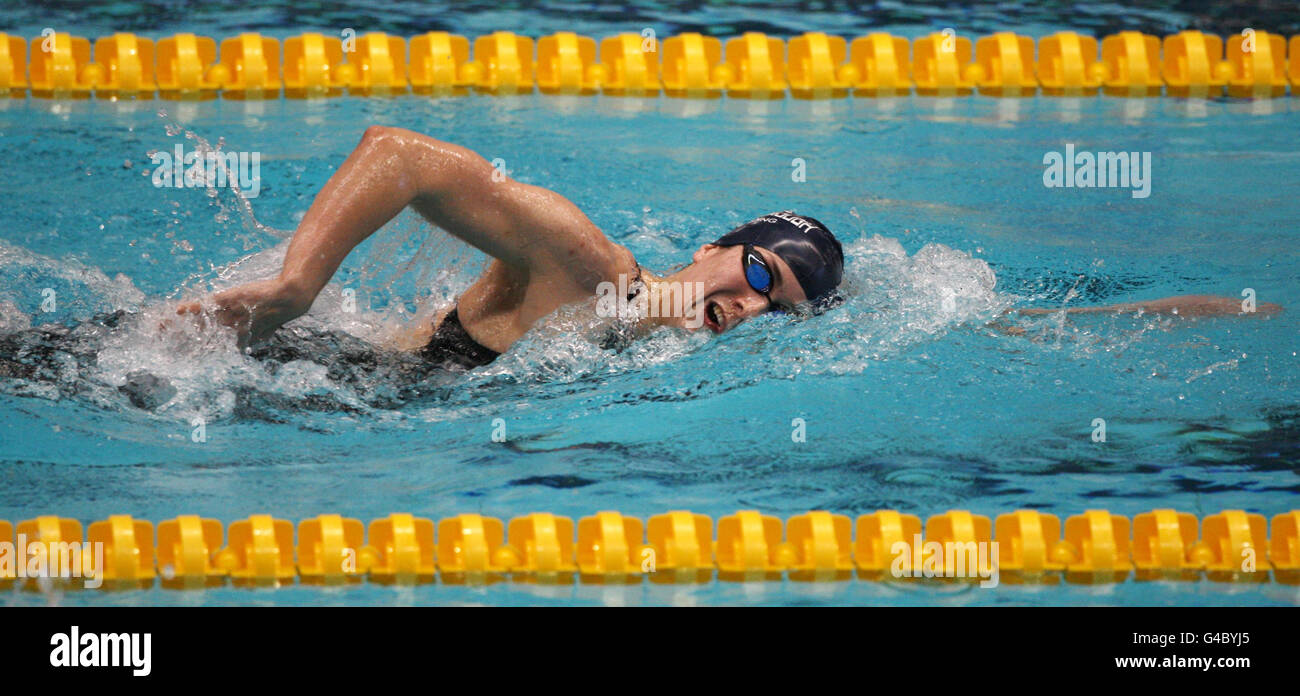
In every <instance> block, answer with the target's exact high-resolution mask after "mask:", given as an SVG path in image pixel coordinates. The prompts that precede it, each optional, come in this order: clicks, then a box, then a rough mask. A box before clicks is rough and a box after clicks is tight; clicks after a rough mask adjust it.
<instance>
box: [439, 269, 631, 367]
mask: <svg viewBox="0 0 1300 696" xmlns="http://www.w3.org/2000/svg"><path fill="white" fill-rule="evenodd" d="M629 291H630V292H629V294H628V296H627V300H628V302H631V301H632V300H633V298H635V297H636V296H637V294H638V293H639V292H641V264H639V263H638V264H637V265H636V278H634V279H633V280H632V283H631V285H630V288H629ZM458 309H459V308H458V307H452V308H451V311H450V312H448V313H447V316H445V317H443V319H442V323H441V324H438V328H437V329H435V330H434V332H433V337H432V338H430V339H429V343H428V344H426V345H425V346H424V348H422V349H421V350H420V357H422V358H424V359H425V360H428V361H430V362H434V363H439V364H443V365H450V366H456V367H461V368H464V369H466V370H472V369H474V368H476V367H482V366H484V365H486V364H488V363H490V362H492V361H493V360H496V359H497V357H499V356H500V355H501V354H500V353H498V352H496V351H495V350H492V349H491V348H488V347H487V346H485V345H483V344H482V343H479V342H478V341H475V340H474V339H473V337H471V336H470V335H469V332H468V331H466V330H465V327H464V326H463V325H461V323H460V314H458Z"/></svg>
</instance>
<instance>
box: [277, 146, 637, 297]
mask: <svg viewBox="0 0 1300 696" xmlns="http://www.w3.org/2000/svg"><path fill="white" fill-rule="evenodd" d="M408 205H410V206H413V207H414V208H415V209H416V210H417V211H419V212H420V214H421V215H423V216H424V217H426V218H428V219H429V220H430V221H431V222H433V223H434V224H436V225H438V226H439V227H441V228H443V229H445V230H447V231H448V232H450V233H451V234H453V235H456V236H457V237H459V238H461V239H463V240H465V241H466V242H468V243H469V244H470V245H472V246H474V247H476V248H478V249H479V250H481V251H483V252H484V253H486V254H488V255H489V256H491V257H493V258H495V259H497V260H498V261H501V262H503V263H504V264H506V265H507V266H509V267H511V268H513V269H515V270H517V271H519V272H522V273H527V274H530V275H545V274H548V273H551V272H561V273H565V272H572V271H574V270H578V271H579V272H580V273H583V272H585V273H588V274H591V278H590V279H589V281H590V285H591V286H592V288H591V289H592V290H593V291H594V289H595V285H596V284H597V283H599V282H600V280H603V279H605V278H606V277H608V276H607V273H609V272H610V271H613V272H614V273H616V272H617V270H614V267H615V266H616V264H615V263H612V260H613V259H612V258H611V257H612V255H613V254H614V253H615V250H616V249H621V247H617V246H616V245H614V244H613V243H611V242H610V241H609V240H608V239H607V238H606V237H605V236H604V235H603V234H602V233H601V232H600V230H599V229H598V228H597V227H596V226H595V225H594V224H592V222H591V221H590V220H588V219H587V216H586V215H584V214H583V213H582V211H581V210H579V209H578V207H577V206H575V205H574V204H573V203H571V202H570V201H568V200H567V199H565V198H564V197H563V196H561V195H559V194H557V193H555V192H554V191H549V190H547V189H544V188H540V187H537V186H529V185H527V184H521V183H519V182H516V181H514V180H512V179H510V178H509V177H508V176H506V175H505V174H504V173H502V172H500V171H499V170H498V169H497V168H496V167H493V166H492V165H491V164H489V163H488V161H487V160H485V159H484V158H483V157H481V156H479V155H478V154H476V153H474V152H472V151H470V150H468V149H466V148H463V147H460V146H458V145H453V144H451V143H446V142H442V141H440V140H436V139H434V138H430V137H428V136H425V135H421V134H419V133H415V132H413V131H409V130H405V129H401V128H387V127H383V126H371V127H370V128H368V129H367V130H366V132H365V135H364V136H363V137H362V140H361V144H360V145H358V146H357V149H356V150H355V151H353V153H352V155H351V156H349V157H348V159H347V161H345V162H344V163H343V165H342V166H341V167H339V169H338V171H337V172H335V173H334V176H332V177H331V178H330V180H329V182H328V183H326V184H325V187H324V188H322V189H321V191H320V193H319V194H317V196H316V200H315V201H314V202H313V203H312V206H311V208H310V209H309V210H308V211H307V214H306V216H304V217H303V220H302V222H301V223H300V224H299V225H298V231H297V232H296V233H295V234H294V237H293V241H292V242H290V244H289V250H288V252H287V254H286V256H285V262H284V269H283V271H282V272H281V278H282V279H283V280H284V281H285V282H286V283H287V284H289V285H290V286H291V287H293V288H294V289H295V290H296V291H298V292H300V293H304V294H305V295H308V296H310V297H311V298H315V296H316V294H317V293H319V292H320V290H321V289H322V288H324V287H325V284H326V283H328V282H329V280H330V278H331V277H332V276H333V275H334V272H335V271H336V270H338V267H339V265H340V264H341V263H342V262H343V259H344V257H346V256H347V254H348V253H349V252H350V251H351V250H352V249H353V248H354V247H356V246H357V245H358V244H360V243H361V242H362V241H364V240H365V239H366V238H367V237H369V236H370V235H371V234H373V233H374V231H375V230H377V229H379V228H380V227H381V226H383V225H384V224H385V223H386V222H388V221H389V220H391V219H392V218H393V217H395V216H396V215H397V214H398V213H400V212H401V211H402V210H403V209H404V208H405V207H407V206H408ZM620 260H621V259H620ZM607 266H608V267H610V268H605V267H607ZM593 269H594V273H593ZM308 304H309V305H310V302H309V303H308Z"/></svg>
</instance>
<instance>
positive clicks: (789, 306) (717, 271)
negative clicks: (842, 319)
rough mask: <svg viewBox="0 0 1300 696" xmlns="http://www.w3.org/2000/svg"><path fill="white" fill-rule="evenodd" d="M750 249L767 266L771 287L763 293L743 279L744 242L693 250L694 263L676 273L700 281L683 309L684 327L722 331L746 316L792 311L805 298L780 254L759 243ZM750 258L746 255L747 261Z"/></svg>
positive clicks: (684, 279)
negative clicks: (698, 287)
mask: <svg viewBox="0 0 1300 696" xmlns="http://www.w3.org/2000/svg"><path fill="white" fill-rule="evenodd" d="M750 249H751V250H752V252H753V253H755V254H757V255H759V256H760V257H761V259H762V262H763V265H766V267H767V268H768V269H770V270H771V275H772V288H771V290H769V291H768V292H767V293H766V295H765V294H763V293H761V292H759V291H758V290H756V289H754V287H753V286H752V285H751V284H750V281H749V280H748V279H746V277H745V265H744V264H743V263H742V260H743V258H744V254H745V247H744V246H741V245H736V246H725V247H721V246H716V245H713V244H705V245H704V246H702V247H700V249H699V250H698V251H696V252H695V256H694V259H693V260H694V263H693V264H691V266H689V267H688V268H686V269H685V270H684V271H682V274H681V276H680V278H681V279H682V280H683V281H687V282H699V283H701V284H702V288H701V291H700V293H699V295H698V296H696V297H694V300H695V301H694V303H693V306H692V307H691V308H690V309H689V310H688V311H687V312H686V317H685V318H684V321H683V323H682V326H683V327H684V328H688V329H692V330H694V329H699V328H703V329H708V330H709V331H712V332H714V333H722V332H723V331H727V330H728V329H732V328H735V327H736V326H737V325H738V324H740V323H741V322H743V321H745V320H746V319H749V318H750V317H755V316H758V315H760V314H765V313H767V312H769V311H772V310H778V311H790V312H792V311H794V309H795V307H796V306H798V305H799V304H800V303H802V302H805V301H806V300H807V299H808V298H807V296H806V295H804V292H803V288H801V287H800V286H799V281H798V280H796V279H795V276H794V272H793V271H791V270H790V266H789V265H788V264H786V262H785V261H783V260H781V257H779V256H777V255H776V254H774V253H772V252H771V251H768V250H767V249H764V248H762V247H750ZM754 261H755V260H754V259H750V263H751V264H752V263H753V262H754Z"/></svg>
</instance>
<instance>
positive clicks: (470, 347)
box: [420, 307, 501, 370]
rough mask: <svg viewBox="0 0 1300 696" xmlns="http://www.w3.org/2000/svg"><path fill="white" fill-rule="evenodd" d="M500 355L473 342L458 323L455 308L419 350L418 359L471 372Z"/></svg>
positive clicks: (458, 318)
mask: <svg viewBox="0 0 1300 696" xmlns="http://www.w3.org/2000/svg"><path fill="white" fill-rule="evenodd" d="M499 355H501V354H500V353H498V352H496V351H495V350H492V349H491V348H488V347H487V346H485V345H483V344H481V343H479V342H478V341H475V340H474V339H473V338H472V337H470V335H469V332H468V331H466V330H465V327H464V326H461V323H460V314H458V313H457V308H456V307H452V308H451V311H450V312H448V313H447V316H445V317H443V319H442V323H441V324H438V328H437V330H435V331H434V332H433V337H432V338H430V339H429V343H428V344H427V345H425V346H424V348H423V349H421V350H420V357H422V358H424V359H425V360H428V361H430V362H436V363H441V364H444V365H454V366H457V367H462V368H464V369H466V370H471V369H473V368H476V367H482V366H484V365H486V364H488V363H490V362H492V361H493V360H496V359H497V356H499Z"/></svg>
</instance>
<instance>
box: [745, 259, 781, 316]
mask: <svg viewBox="0 0 1300 696" xmlns="http://www.w3.org/2000/svg"><path fill="white" fill-rule="evenodd" d="M740 265H741V268H742V269H743V270H744V271H745V280H746V281H748V282H749V287H751V288H753V289H754V292H757V293H758V294H760V295H762V296H763V297H766V298H767V308H768V311H769V312H770V311H773V310H776V308H777V307H776V303H775V302H773V301H772V296H771V295H770V294H769V293H771V292H772V284H773V282H774V280H773V275H772V269H771V267H769V266H768V265H767V261H764V260H763V256H762V254H759V253H758V252H757V251H755V250H754V245H753V244H746V245H745V249H744V254H742V255H741V257H740Z"/></svg>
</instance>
